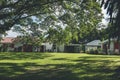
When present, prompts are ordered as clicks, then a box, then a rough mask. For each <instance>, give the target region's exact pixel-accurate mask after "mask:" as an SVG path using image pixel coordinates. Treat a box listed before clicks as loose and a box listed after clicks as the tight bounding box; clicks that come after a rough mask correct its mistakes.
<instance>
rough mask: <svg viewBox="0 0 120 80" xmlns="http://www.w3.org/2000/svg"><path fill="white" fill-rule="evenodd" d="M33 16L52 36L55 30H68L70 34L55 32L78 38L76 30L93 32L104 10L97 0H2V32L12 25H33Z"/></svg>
mask: <svg viewBox="0 0 120 80" xmlns="http://www.w3.org/2000/svg"><path fill="white" fill-rule="evenodd" d="M31 19H32V22H34V23H35V24H37V25H38V26H39V29H41V30H44V31H45V32H46V35H47V37H49V40H50V38H52V39H53V38H54V37H53V36H54V35H53V34H54V33H53V34H52V32H55V33H56V34H57V35H59V34H60V35H61V33H62V34H63V35H65V34H68V31H69V37H62V36H56V38H58V39H59V38H60V39H63V38H66V39H64V40H66V41H67V40H68V38H72V39H77V38H78V37H77V36H76V35H77V34H79V36H81V37H84V35H87V34H89V33H90V32H92V31H93V30H94V29H95V28H96V26H97V24H98V23H99V22H100V21H101V19H102V14H101V8H100V4H99V3H98V2H96V1H95V0H1V1H0V33H4V32H5V31H7V30H10V29H11V28H12V27H13V26H14V27H15V28H16V30H18V27H19V29H20V27H22V28H23V26H24V27H26V26H27V27H28V26H30V27H31V28H34V27H32V26H33V24H30V23H29V22H30V21H31ZM67 30H68V31H67ZM39 33H40V32H39ZM66 36H68V35H66ZM61 37H62V38H61Z"/></svg>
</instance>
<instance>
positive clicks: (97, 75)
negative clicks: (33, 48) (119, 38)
mask: <svg viewBox="0 0 120 80" xmlns="http://www.w3.org/2000/svg"><path fill="white" fill-rule="evenodd" d="M0 80H120V56H119V55H90V54H80V53H78V54H76V53H27V52H26V53H20V52H18V53H14V52H13V53H12V52H11V53H9V52H8V53H7V52H6V53H2V52H1V53H0Z"/></svg>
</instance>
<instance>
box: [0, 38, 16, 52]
mask: <svg viewBox="0 0 120 80" xmlns="http://www.w3.org/2000/svg"><path fill="white" fill-rule="evenodd" d="M13 42H14V38H13V37H6V38H3V39H2V40H1V42H0V51H3V52H4V51H13V50H14V43H13Z"/></svg>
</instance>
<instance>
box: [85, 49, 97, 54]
mask: <svg viewBox="0 0 120 80" xmlns="http://www.w3.org/2000/svg"><path fill="white" fill-rule="evenodd" d="M87 53H89V54H98V50H97V49H96V50H93V49H91V50H89V51H87Z"/></svg>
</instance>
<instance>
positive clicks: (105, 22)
mask: <svg viewBox="0 0 120 80" xmlns="http://www.w3.org/2000/svg"><path fill="white" fill-rule="evenodd" d="M102 13H103V14H104V18H107V17H108V15H106V10H105V9H103V8H102ZM102 23H103V24H104V25H106V26H107V24H108V22H107V21H106V20H105V19H102ZM7 34H8V35H7V36H6V37H17V36H18V35H19V34H18V33H16V32H13V31H12V30H9V31H7Z"/></svg>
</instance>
